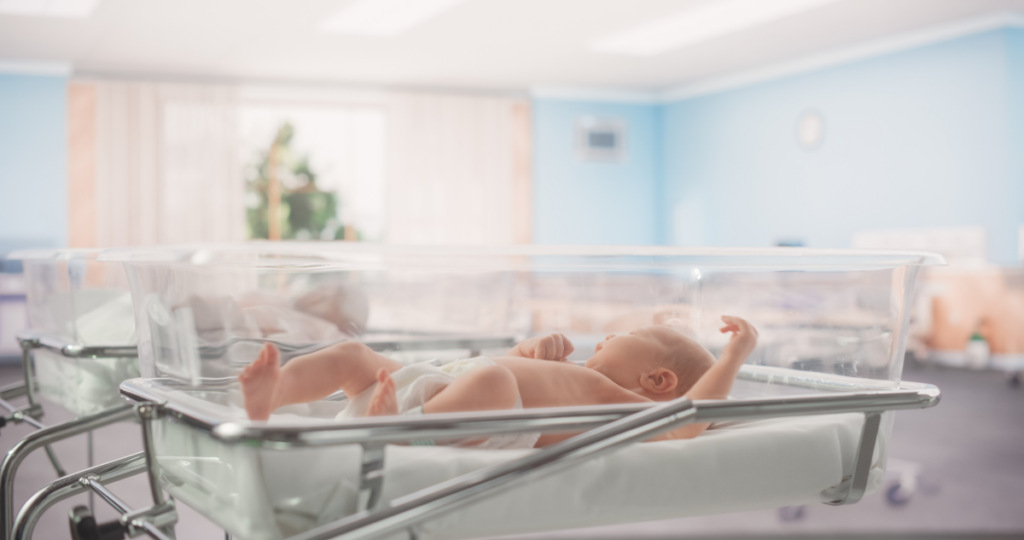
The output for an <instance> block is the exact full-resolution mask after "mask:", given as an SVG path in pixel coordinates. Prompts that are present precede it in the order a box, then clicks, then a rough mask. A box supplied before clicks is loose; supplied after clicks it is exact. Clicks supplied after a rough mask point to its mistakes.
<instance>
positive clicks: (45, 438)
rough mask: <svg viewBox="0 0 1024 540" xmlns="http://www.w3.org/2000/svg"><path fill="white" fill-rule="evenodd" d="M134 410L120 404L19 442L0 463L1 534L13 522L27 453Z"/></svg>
mask: <svg viewBox="0 0 1024 540" xmlns="http://www.w3.org/2000/svg"><path fill="white" fill-rule="evenodd" d="M133 413H134V408H133V407H132V406H131V405H128V404H125V405H120V406H118V407H113V408H110V409H107V410H105V411H101V412H98V413H96V414H93V415H90V416H84V417H82V418H77V419H75V420H71V421H68V422H65V423H63V424H58V425H56V426H51V427H48V428H44V429H41V430H39V431H37V432H35V433H32V434H30V435H29V436H27V437H25V438H24V439H22V440H21V441H20V442H19V443H18V444H16V445H15V446H14V448H12V449H11V451H10V452H8V453H7V457H5V458H4V461H3V465H0V501H2V505H3V511H2V513H0V534H3V535H4V537H5V538H7V534H8V533H9V532H10V530H11V526H12V523H13V522H14V497H13V495H14V476H15V474H16V473H17V471H18V467H20V466H21V462H22V461H24V460H25V457H26V456H28V455H29V454H30V453H32V452H33V451H35V450H38V449H39V448H42V447H46V446H48V445H49V444H51V443H54V442H57V441H60V440H64V439H67V438H68V437H74V436H75V435H80V434H82V433H85V432H88V431H92V430H94V429H97V428H100V427H103V426H106V425H109V424H113V423H115V422H122V421H125V420H130V419H132V417H133Z"/></svg>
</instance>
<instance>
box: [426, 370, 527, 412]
mask: <svg viewBox="0 0 1024 540" xmlns="http://www.w3.org/2000/svg"><path fill="white" fill-rule="evenodd" d="M518 399H519V386H518V384H517V383H516V377H515V375H513V374H512V371H511V370H509V369H508V368H506V367H503V366H487V367H481V368H477V369H474V370H473V371H470V372H469V373H466V374H465V375H462V376H461V377H459V378H458V379H455V380H454V381H452V383H451V384H449V385H448V386H446V387H445V388H444V390H441V391H440V392H438V393H437V394H436V395H435V396H434V397H432V398H430V399H429V400H428V401H427V402H426V403H425V404H424V405H423V412H424V413H428V414H429V413H446V412H468V411H495V410H502V409H511V408H513V407H515V405H516V400H518Z"/></svg>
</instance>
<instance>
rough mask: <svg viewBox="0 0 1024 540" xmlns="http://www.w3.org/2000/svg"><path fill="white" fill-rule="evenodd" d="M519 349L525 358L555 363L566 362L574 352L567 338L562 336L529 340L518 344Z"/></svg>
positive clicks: (555, 335) (554, 335)
mask: <svg viewBox="0 0 1024 540" xmlns="http://www.w3.org/2000/svg"><path fill="white" fill-rule="evenodd" d="M519 347H520V350H521V351H522V352H523V353H524V355H525V356H526V357H527V358H535V359H537V360H554V361H556V362H564V361H566V359H567V357H568V356H569V355H570V354H572V351H574V350H576V349H575V347H573V346H572V342H571V341H569V338H567V337H565V336H563V335H562V334H551V335H550V336H544V337H535V338H530V339H528V340H526V341H523V342H522V343H520V344H519Z"/></svg>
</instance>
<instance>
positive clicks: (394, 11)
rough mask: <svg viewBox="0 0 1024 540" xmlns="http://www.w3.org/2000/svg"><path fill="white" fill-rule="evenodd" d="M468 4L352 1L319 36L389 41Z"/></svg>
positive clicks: (422, 0)
mask: <svg viewBox="0 0 1024 540" xmlns="http://www.w3.org/2000/svg"><path fill="white" fill-rule="evenodd" d="M466 1H467V0H355V1H354V2H352V3H350V4H347V5H345V7H343V8H341V9H340V10H338V11H336V12H335V13H333V14H332V15H331V16H329V17H327V19H326V20H324V21H323V22H322V23H320V25H319V29H320V31H321V32H326V33H329V34H350V35H354V36H373V37H392V36H397V35H399V34H401V33H403V32H405V31H407V30H409V29H410V28H412V27H414V26H417V25H420V24H423V23H425V22H427V21H428V20H429V19H432V18H434V17H436V16H438V15H440V14H442V13H444V12H445V11H448V10H450V9H452V8H454V7H455V6H457V5H459V4H461V3H463V2H466Z"/></svg>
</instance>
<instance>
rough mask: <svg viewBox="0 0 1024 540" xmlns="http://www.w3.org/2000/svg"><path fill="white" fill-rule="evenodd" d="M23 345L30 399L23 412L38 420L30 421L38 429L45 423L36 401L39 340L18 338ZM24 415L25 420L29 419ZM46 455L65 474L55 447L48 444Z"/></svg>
mask: <svg viewBox="0 0 1024 540" xmlns="http://www.w3.org/2000/svg"><path fill="white" fill-rule="evenodd" d="M18 342H19V344H20V345H21V369H22V371H23V375H24V377H25V398H26V399H27V400H28V407H27V408H25V409H24V410H23V411H20V412H22V414H23V415H25V416H27V417H31V418H32V419H34V420H36V422H31V421H30V422H28V423H30V424H32V425H33V426H35V427H36V428H37V429H42V428H43V424H41V423H39V422H38V421H39V420H41V419H42V418H43V408H42V406H41V405H39V403H38V402H37V401H36V382H35V379H34V375H33V371H32V349H35V348H37V347H39V340H38V339H34V338H27V339H21V338H19V339H18ZM25 416H23V420H28V418H26V417H25ZM46 457H48V458H49V459H50V464H51V465H53V470H54V471H56V472H57V476H64V475H65V474H67V473H65V472H64V467H62V466H61V464H60V460H58V459H57V454H56V453H54V451H53V449H52V448H50V446H49V445H46Z"/></svg>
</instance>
